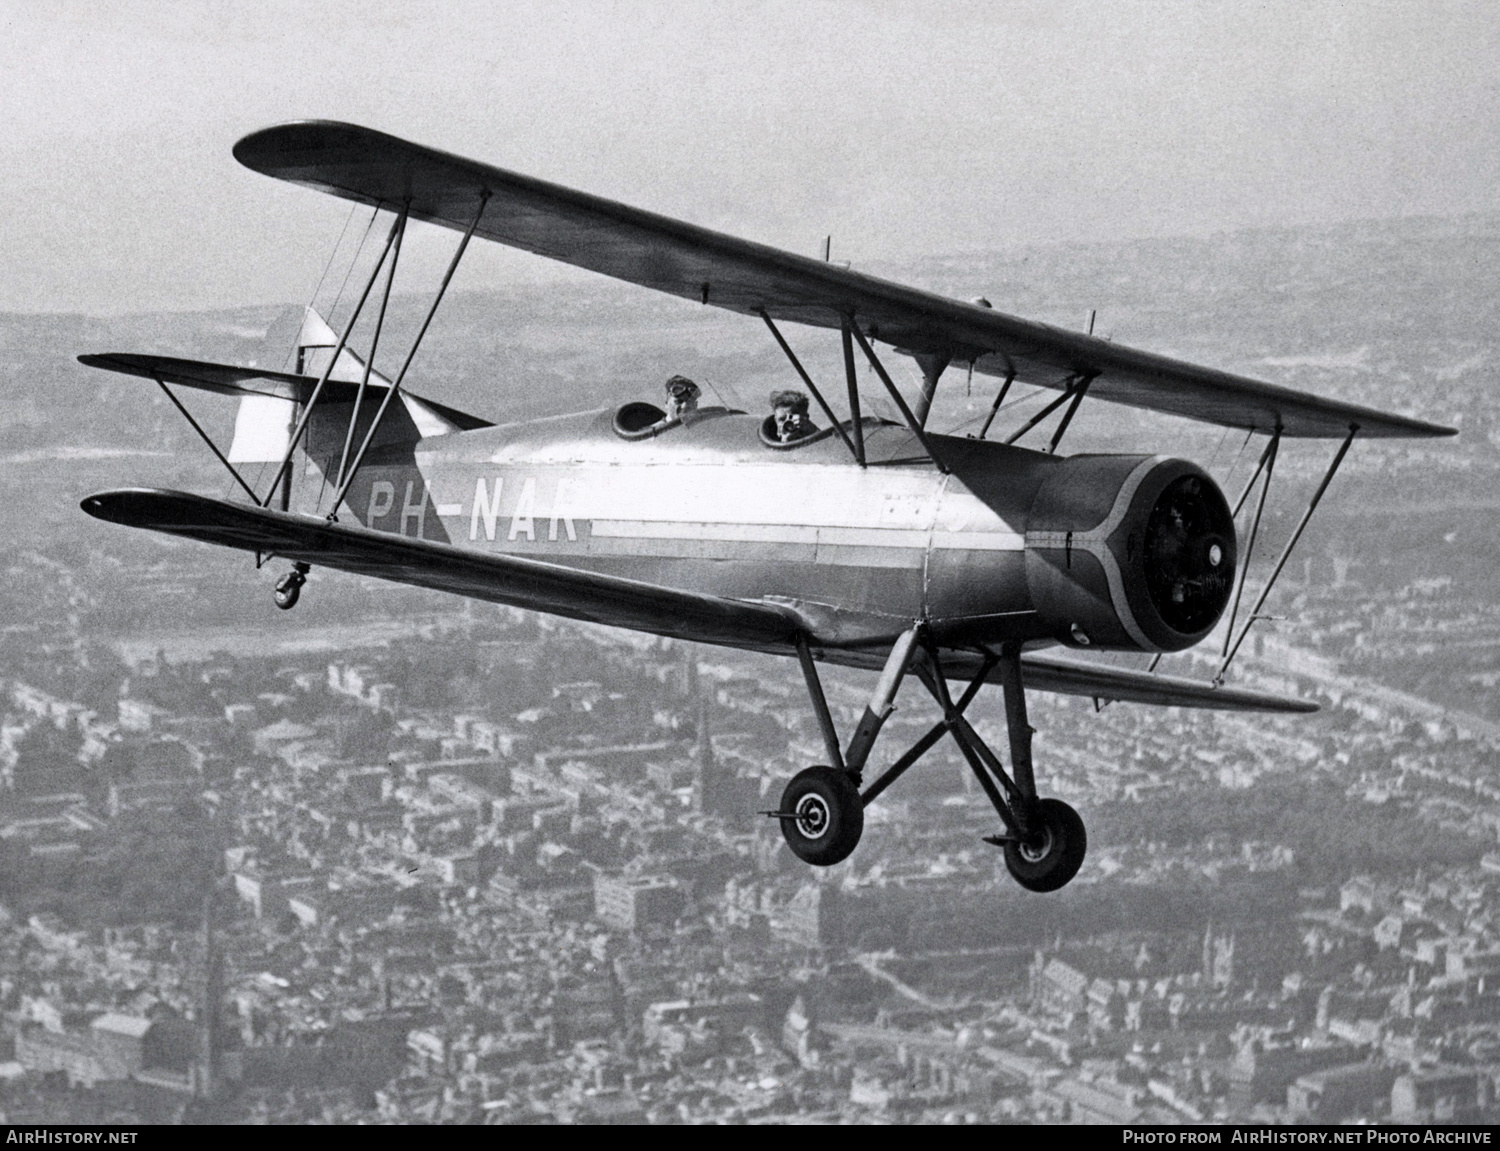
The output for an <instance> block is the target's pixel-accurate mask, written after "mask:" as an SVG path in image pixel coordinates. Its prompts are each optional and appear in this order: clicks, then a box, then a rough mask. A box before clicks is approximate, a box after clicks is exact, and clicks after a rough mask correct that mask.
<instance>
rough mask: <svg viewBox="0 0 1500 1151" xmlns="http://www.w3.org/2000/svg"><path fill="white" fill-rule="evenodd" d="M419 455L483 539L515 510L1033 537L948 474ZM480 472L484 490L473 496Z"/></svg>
mask: <svg viewBox="0 0 1500 1151" xmlns="http://www.w3.org/2000/svg"><path fill="white" fill-rule="evenodd" d="M422 462H423V463H425V464H428V468H426V469H424V470H426V471H427V474H428V476H429V482H430V484H431V487H432V490H433V497H434V505H435V510H436V511H437V514H438V515H439V516H440V517H442V518H443V519H444V520H445V522H446V523H447V526H448V529H449V533H450V535H451V536H452V537H453V538H456V539H470V538H472V539H473V540H474V541H475V542H481V543H487V542H489V540H490V539H491V538H493V539H494V540H495V541H496V542H497V543H498V542H501V541H506V542H509V541H511V540H514V539H515V535H514V534H513V533H512V531H511V524H512V519H513V517H516V516H517V514H518V512H519V514H520V516H521V517H523V518H524V519H526V520H530V521H533V522H535V521H546V522H547V523H548V525H549V527H550V523H551V521H552V520H553V519H554V518H558V519H566V520H568V521H572V522H574V523H578V524H583V523H587V524H589V525H591V532H590V534H591V535H592V536H593V537H594V538H600V539H605V538H613V539H630V540H638V541H646V540H652V539H660V540H663V541H666V540H714V541H721V542H726V543H729V542H733V543H745V544H756V543H766V544H773V543H780V544H811V545H818V544H822V545H825V546H850V547H882V548H899V549H919V550H920V549H925V548H928V547H933V548H938V549H944V550H948V549H952V550H968V551H1020V550H1022V549H1023V547H1024V546H1025V537H1024V535H1023V534H1022V533H1020V532H1017V531H1015V530H1014V529H1013V528H1012V527H1011V526H1010V525H1009V524H1007V523H1006V522H1005V521H1004V520H1002V519H1001V518H1000V517H999V516H997V515H996V514H995V513H994V511H992V510H991V509H990V508H989V507H987V506H986V505H985V504H984V503H983V502H981V501H980V500H979V499H978V498H976V497H975V496H974V495H972V494H971V493H970V492H968V491H967V490H966V489H964V488H963V487H962V486H961V485H959V484H950V485H949V486H948V489H947V490H946V491H945V490H944V488H943V485H942V480H941V477H939V476H936V475H934V474H932V473H930V472H928V473H911V472H905V473H903V472H898V471H894V470H879V471H876V470H873V469H872V470H869V471H854V470H852V469H849V468H843V467H798V466H788V465H785V464H781V465H755V464H731V465H728V466H725V465H723V464H715V465H706V464H693V463H688V464H671V463H666V462H662V463H652V464H602V465H601V464H595V463H575V464H572V465H562V464H558V463H553V462H551V461H548V462H547V463H532V462H530V461H526V460H520V459H512V460H507V461H506V463H505V464H504V465H502V466H494V465H490V466H488V467H486V466H484V465H480V466H479V467H475V466H474V465H473V464H470V463H467V461H466V462H465V463H464V464H458V463H455V464H452V465H446V464H445V462H444V461H442V460H441V459H433V458H431V457H429V459H427V460H424V461H422ZM481 481H482V482H483V484H484V491H485V493H486V494H485V496H484V498H483V499H482V500H478V501H476V495H477V491H478V489H479V483H480V482H481ZM497 488H498V489H499V490H498V492H497V491H496V489H497ZM497 496H498V499H497ZM476 502H478V503H479V504H480V506H479V507H476V506H475V504H476ZM518 504H519V505H523V506H518ZM492 524H493V525H494V529H495V530H494V534H493V537H491V525H492ZM535 534H537V535H539V534H540V533H535ZM548 534H549V536H551V538H552V539H557V536H556V535H554V534H553V533H550V532H549V533H548ZM570 534H571V533H563V534H562V538H561V539H560V540H558V542H562V543H565V542H567V541H568V536H569V535H570Z"/></svg>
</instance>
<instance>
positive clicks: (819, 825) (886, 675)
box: [768, 627, 919, 867]
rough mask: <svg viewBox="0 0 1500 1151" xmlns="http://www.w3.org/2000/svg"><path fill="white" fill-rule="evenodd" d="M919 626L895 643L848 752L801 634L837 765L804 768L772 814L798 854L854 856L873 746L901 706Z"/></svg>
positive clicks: (820, 859) (819, 860) (824, 860)
mask: <svg viewBox="0 0 1500 1151" xmlns="http://www.w3.org/2000/svg"><path fill="white" fill-rule="evenodd" d="M918 636H919V631H918V629H917V628H916V627H912V628H910V629H908V630H907V631H906V632H905V633H904V634H903V635H902V636H901V637H900V638H899V639H898V640H897V641H896V642H895V644H894V645H893V646H892V647H891V654H890V656H889V658H887V660H886V661H885V670H884V671H882V672H881V673H880V680H879V682H877V683H876V685H875V693H874V695H873V696H872V697H871V698H870V702H869V705H868V706H867V707H866V708H865V712H864V715H862V716H861V717H860V720H859V726H858V727H856V728H855V730H854V735H853V736H852V737H850V740H849V750H848V752H847V753H845V752H843V751H840V750H839V736H838V732H837V730H835V728H834V726H833V716H832V715H831V714H830V713H829V710H828V700H827V698H826V697H825V696H824V695H823V683H822V681H821V680H820V679H819V677H818V665H817V664H816V663H815V662H814V661H813V657H812V651H811V650H810V649H809V648H808V646H807V640H806V638H805V637H803V636H800V635H799V636H798V637H797V660H798V662H799V663H800V664H801V665H802V675H803V677H804V678H805V679H806V680H807V694H808V695H809V696H810V697H811V698H812V705H813V711H814V712H815V713H816V714H817V717H818V727H819V729H820V730H821V731H822V733H823V746H824V748H825V749H826V750H827V752H828V759H829V762H830V764H831V765H832V766H821V765H820V766H816V767H809V768H808V769H807V770H806V771H801V772H798V773H797V775H795V776H794V777H793V778H792V781H791V783H789V784H787V786H786V790H785V791H783V792H782V793H781V807H780V809H779V810H778V811H773V812H769V813H768V814H770V815H774V816H776V817H777V818H778V819H780V820H781V834H782V835H783V836H784V837H785V838H786V842H787V846H788V847H790V848H791V849H792V854H794V855H795V856H796V857H797V858H798V859H801V860H803V861H804V862H806V863H812V864H816V865H818V866H820V867H829V866H831V865H833V864H835V863H839V862H842V861H843V860H845V859H848V858H849V855H850V854H851V853H852V852H853V851H854V849H855V847H857V846H858V845H859V837H860V836H861V835H862V834H863V833H864V829H865V803H864V800H863V799H862V798H861V797H860V794H859V785H860V780H861V777H862V775H863V772H864V766H865V761H866V760H867V759H869V758H870V749H871V748H873V747H874V746H875V737H876V736H877V735H879V734H880V729H881V727H882V726H883V725H884V724H885V721H886V720H887V719H888V718H889V717H890V714H891V713H892V712H893V711H895V710H896V708H895V699H896V692H897V691H898V690H899V689H900V687H901V680H902V679H903V678H904V677H905V676H906V672H907V669H908V668H909V667H910V666H911V662H912V658H913V656H914V654H915V653H916V652H917V650H918V648H917V639H918Z"/></svg>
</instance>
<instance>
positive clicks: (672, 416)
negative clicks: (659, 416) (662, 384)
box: [662, 376, 703, 424]
mask: <svg viewBox="0 0 1500 1151" xmlns="http://www.w3.org/2000/svg"><path fill="white" fill-rule="evenodd" d="M702 394H703V393H702V391H701V389H700V388H699V387H698V385H697V384H695V383H693V381H692V380H690V379H688V378H687V377H686V376H673V377H672V378H671V379H669V380H668V381H667V414H666V416H665V418H664V419H663V420H662V423H663V424H669V423H674V422H676V421H679V420H681V419H682V417H683V416H685V415H687V414H689V413H690V412H696V411H697V410H698V397H699V396H700V395H702Z"/></svg>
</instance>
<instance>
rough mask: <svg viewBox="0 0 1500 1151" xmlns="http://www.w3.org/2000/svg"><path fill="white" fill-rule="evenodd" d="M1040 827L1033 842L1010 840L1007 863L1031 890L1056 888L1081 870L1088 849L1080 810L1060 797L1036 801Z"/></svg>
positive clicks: (1020, 880) (1006, 849) (1018, 878)
mask: <svg viewBox="0 0 1500 1151" xmlns="http://www.w3.org/2000/svg"><path fill="white" fill-rule="evenodd" d="M1036 815H1037V818H1038V819H1040V820H1041V825H1042V826H1041V831H1040V832H1039V833H1038V836H1037V842H1035V843H1032V844H1022V843H1014V842H1012V843H1007V844H1006V845H1005V866H1006V867H1008V868H1009V869H1010V873H1011V875H1012V876H1014V877H1015V880H1016V882H1017V883H1019V884H1020V885H1021V886H1022V887H1024V888H1026V889H1027V890H1028V891H1056V890H1057V889H1058V888H1060V887H1063V886H1065V885H1066V884H1067V882H1068V880H1070V879H1072V878H1073V877H1074V876H1075V875H1077V874H1078V869H1079V868H1080V867H1082V866H1083V856H1084V853H1085V852H1086V851H1087V850H1088V845H1089V840H1088V833H1087V832H1086V831H1085V830H1084V827H1083V820H1082V819H1081V818H1080V817H1079V815H1078V813H1077V812H1076V811H1074V810H1073V809H1072V808H1071V807H1069V806H1068V805H1067V804H1066V803H1064V802H1063V801H1062V800H1060V799H1044V800H1042V801H1041V802H1039V803H1038V804H1037V805H1036Z"/></svg>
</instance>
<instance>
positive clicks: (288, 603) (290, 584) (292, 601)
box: [276, 572, 305, 611]
mask: <svg viewBox="0 0 1500 1151" xmlns="http://www.w3.org/2000/svg"><path fill="white" fill-rule="evenodd" d="M304 582H305V581H304V579H303V578H302V576H301V575H300V574H299V573H297V572H289V573H288V574H286V575H284V576H282V577H281V578H280V579H279V580H277V581H276V606H277V607H279V608H280V609H281V610H282V611H291V610H292V608H294V607H296V606H297V601H298V600H299V599H300V598H301V597H302V585H303V583H304Z"/></svg>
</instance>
